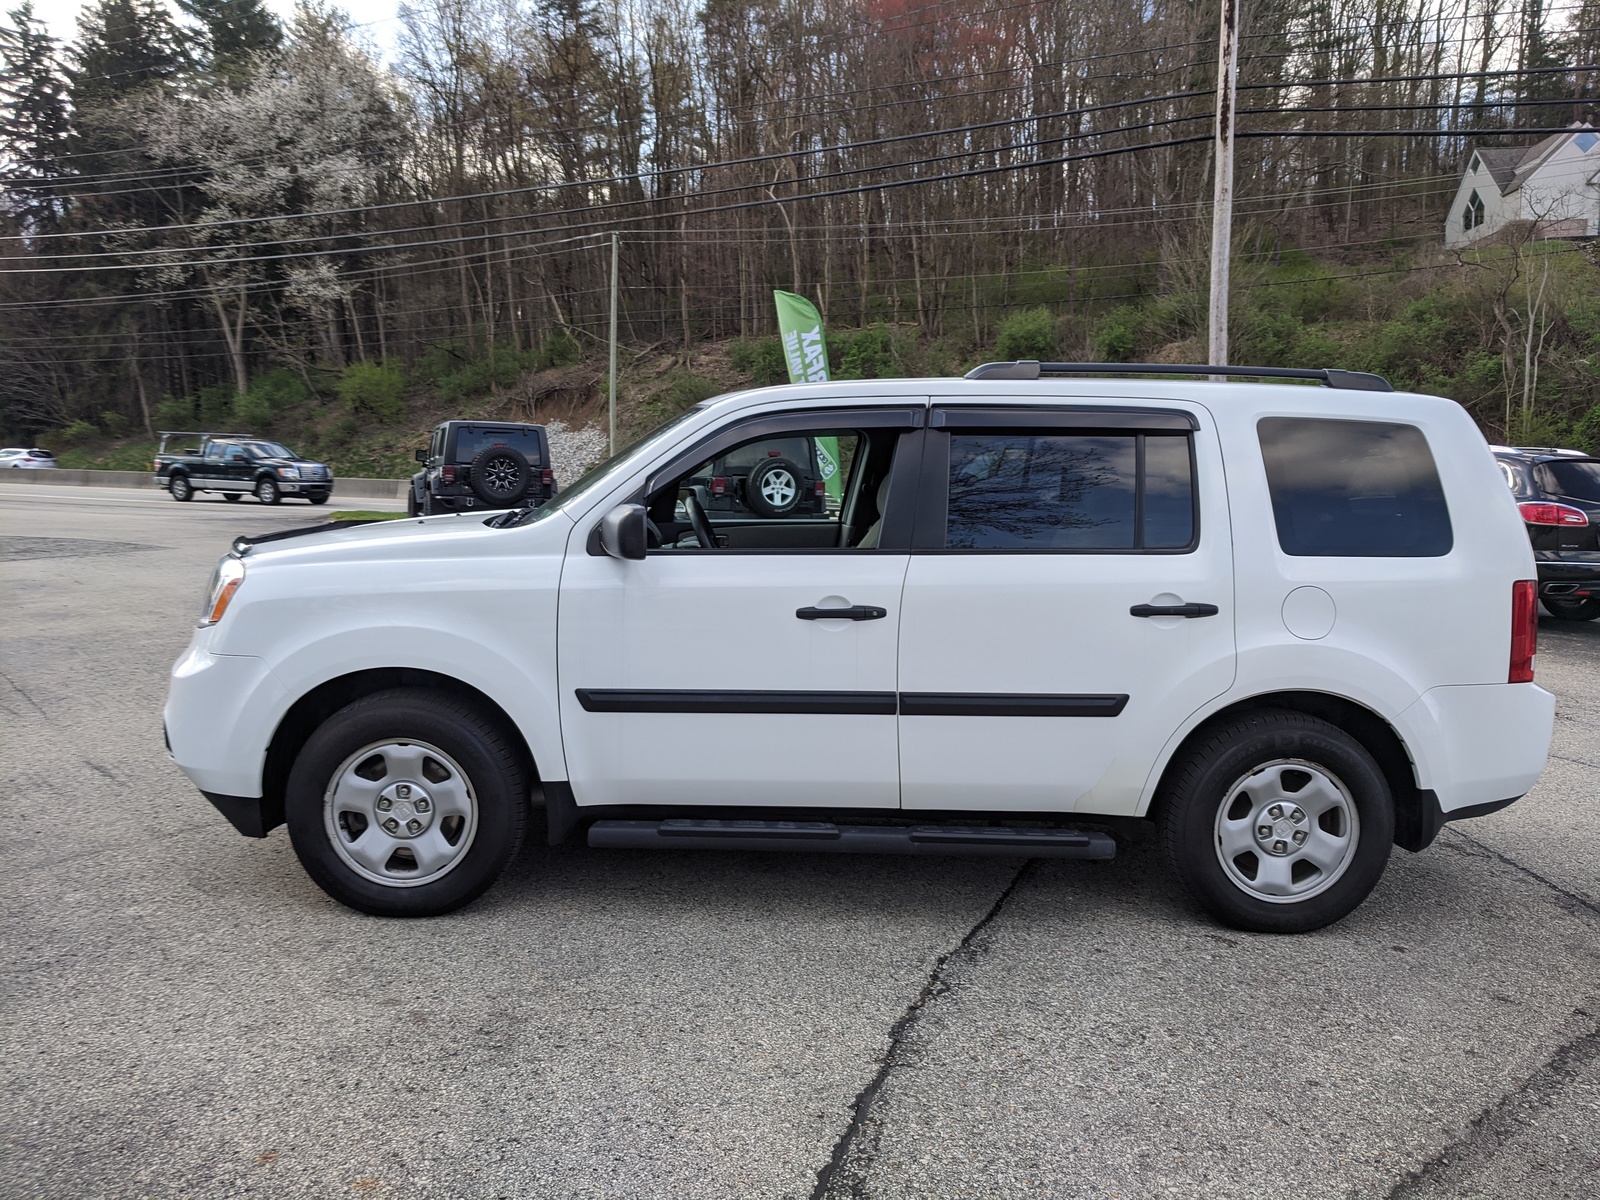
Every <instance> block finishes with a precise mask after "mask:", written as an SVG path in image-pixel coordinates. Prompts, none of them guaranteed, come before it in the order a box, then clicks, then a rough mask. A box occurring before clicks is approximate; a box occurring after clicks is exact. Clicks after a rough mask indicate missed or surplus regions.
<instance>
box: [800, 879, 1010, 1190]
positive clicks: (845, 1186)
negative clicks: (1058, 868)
mask: <svg viewBox="0 0 1600 1200" xmlns="http://www.w3.org/2000/svg"><path fill="white" fill-rule="evenodd" d="M1037 861H1038V860H1037V859H1032V858H1030V859H1027V860H1026V861H1024V862H1023V864H1022V865H1021V866H1020V867H1018V868H1017V873H1016V874H1015V875H1013V876H1012V877H1011V882H1010V883H1008V884H1006V886H1005V888H1004V890H1002V891H1001V893H1000V895H999V896H998V897H997V898H996V900H995V902H994V903H993V904H992V905H991V906H990V907H989V911H988V912H986V913H984V914H983V916H982V917H981V918H980V919H979V920H978V922H977V923H976V924H975V925H973V927H972V928H971V929H969V930H967V932H966V936H965V937H963V938H962V939H961V941H960V942H959V943H957V944H956V946H955V947H954V948H953V949H951V950H947V951H945V952H944V953H943V954H941V955H940V956H939V959H938V961H937V962H935V963H934V964H933V970H931V971H929V972H928V978H927V981H926V982H925V983H924V984H923V985H922V990H921V991H920V992H918V993H917V998H916V999H915V1000H913V1001H912V1002H911V1004H910V1005H909V1006H908V1007H907V1008H906V1011H905V1012H904V1013H902V1014H901V1015H900V1019H899V1020H898V1021H896V1022H895V1023H894V1026H893V1027H892V1028H891V1029H890V1030H889V1046H888V1049H887V1050H885V1051H884V1055H883V1058H882V1059H881V1060H880V1061H879V1063H878V1071H877V1074H875V1075H874V1076H873V1077H872V1078H871V1080H869V1081H868V1083H867V1086H866V1087H864V1088H862V1089H861V1091H860V1092H859V1093H858V1094H857V1095H856V1101H855V1104H854V1105H853V1106H852V1109H851V1114H850V1123H849V1124H848V1125H846V1126H845V1129H844V1132H843V1133H842V1134H840V1135H839V1140H838V1141H837V1142H835V1143H834V1146H833V1154H832V1155H831V1156H830V1157H829V1159H828V1161H827V1162H826V1163H824V1164H823V1165H822V1167H821V1168H820V1169H819V1170H818V1171H817V1182H816V1186H815V1187H814V1188H812V1190H811V1200H829V1198H832V1197H850V1198H852V1200H854V1198H859V1197H864V1196H865V1195H866V1192H864V1191H863V1190H862V1185H863V1184H864V1183H865V1180H864V1179H863V1178H861V1177H860V1175H859V1173H858V1174H857V1176H856V1177H855V1178H851V1179H847V1178H845V1177H844V1176H843V1175H842V1174H841V1172H842V1170H843V1169H844V1167H845V1165H846V1162H847V1161H848V1160H849V1158H850V1156H851V1152H852V1151H853V1150H855V1148H856V1145H857V1144H858V1142H859V1141H860V1140H861V1139H862V1136H863V1135H864V1134H866V1133H867V1132H868V1130H867V1122H868V1120H869V1118H870V1117H871V1115H872V1108H873V1105H874V1103H875V1102H876V1101H877V1099H878V1093H879V1092H880V1091H881V1090H882V1088H883V1085H884V1083H885V1082H886V1081H887V1080H888V1078H889V1072H890V1071H892V1070H893V1069H894V1068H895V1067H897V1066H899V1065H901V1061H902V1060H901V1057H900V1047H901V1044H902V1043H903V1042H904V1040H905V1038H906V1035H907V1034H908V1033H910V1032H911V1030H912V1028H913V1027H914V1026H915V1025H916V1024H917V1022H918V1021H920V1020H921V1019H922V1016H923V1014H924V1013H925V1012H926V1011H927V1008H928V1005H929V1004H930V1003H931V1002H932V1001H933V1000H934V999H935V998H936V997H938V996H940V995H942V994H943V993H944V992H946V991H948V990H949V989H948V988H947V987H946V986H945V984H944V974H945V968H946V967H948V966H949V965H950V963H951V962H952V961H953V960H955V959H956V958H958V957H959V956H962V955H964V954H966V953H967V952H968V951H969V950H972V949H973V948H974V946H975V943H976V941H977V939H978V937H979V936H980V935H982V933H983V932H984V930H986V929H987V928H988V927H989V925H990V924H991V923H992V922H993V921H994V919H995V918H996V917H998V916H999V915H1000V911H1001V910H1002V909H1003V908H1005V906H1006V902H1007V901H1008V900H1010V899H1011V896H1012V894H1013V893H1014V892H1015V891H1016V890H1017V885H1018V884H1019V883H1021V882H1022V879H1023V877H1024V876H1025V875H1027V874H1028V872H1029V869H1030V868H1031V867H1032V866H1033V864H1034V863H1035V862H1037ZM872 1140H873V1142H874V1143H875V1142H876V1137H873V1139H872Z"/></svg>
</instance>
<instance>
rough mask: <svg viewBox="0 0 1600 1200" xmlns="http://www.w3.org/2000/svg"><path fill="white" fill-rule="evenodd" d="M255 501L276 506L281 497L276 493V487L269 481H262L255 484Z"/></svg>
mask: <svg viewBox="0 0 1600 1200" xmlns="http://www.w3.org/2000/svg"><path fill="white" fill-rule="evenodd" d="M256 499H257V500H259V501H261V503H263V504H276V503H277V502H278V501H279V500H281V499H283V496H282V494H281V493H279V491H278V485H277V484H276V483H274V482H273V481H272V480H270V479H263V480H262V481H261V482H260V483H258V484H256Z"/></svg>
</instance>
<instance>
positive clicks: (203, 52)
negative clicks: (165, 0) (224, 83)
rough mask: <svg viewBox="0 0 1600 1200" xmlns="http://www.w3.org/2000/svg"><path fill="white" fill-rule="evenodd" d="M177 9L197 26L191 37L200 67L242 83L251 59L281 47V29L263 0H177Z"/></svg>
mask: <svg viewBox="0 0 1600 1200" xmlns="http://www.w3.org/2000/svg"><path fill="white" fill-rule="evenodd" d="M178 7H179V8H181V9H182V10H183V11H184V12H185V13H186V14H187V15H188V16H190V17H193V18H194V19H195V20H196V21H198V22H199V23H200V28H199V29H198V30H196V31H195V34H194V35H193V39H192V40H193V42H194V43H195V47H196V50H197V51H198V53H197V54H196V55H195V57H196V58H197V59H198V60H199V64H200V65H201V66H202V67H204V68H206V69H207V70H210V71H212V72H213V73H215V74H217V75H219V76H221V77H223V78H226V79H229V80H233V81H241V80H242V79H243V77H244V75H245V71H246V68H247V66H248V64H249V62H250V60H251V59H252V58H254V57H255V56H257V55H260V54H270V53H271V52H273V51H274V50H277V49H278V48H279V47H281V46H282V45H283V27H282V26H281V25H279V24H278V19H277V17H275V16H273V15H272V13H271V12H269V11H268V10H267V7H266V5H265V4H263V3H262V0H178Z"/></svg>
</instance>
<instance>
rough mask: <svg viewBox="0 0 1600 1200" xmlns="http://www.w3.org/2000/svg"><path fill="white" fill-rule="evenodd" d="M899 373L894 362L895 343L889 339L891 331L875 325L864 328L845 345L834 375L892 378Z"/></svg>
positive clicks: (851, 377)
mask: <svg viewBox="0 0 1600 1200" xmlns="http://www.w3.org/2000/svg"><path fill="white" fill-rule="evenodd" d="M898 374H899V372H898V371H897V370H896V369H895V362H894V343H893V342H891V341H890V340H889V331H888V330H887V329H884V328H883V327H882V326H874V327H873V328H871V329H863V330H862V331H861V332H860V333H858V334H856V335H855V336H854V337H853V338H851V339H850V340H849V342H848V343H847V344H846V345H845V347H844V353H843V354H842V355H841V356H840V358H839V369H838V370H837V371H836V372H835V375H834V377H835V378H837V379H892V378H894V377H895V376H896V375H898Z"/></svg>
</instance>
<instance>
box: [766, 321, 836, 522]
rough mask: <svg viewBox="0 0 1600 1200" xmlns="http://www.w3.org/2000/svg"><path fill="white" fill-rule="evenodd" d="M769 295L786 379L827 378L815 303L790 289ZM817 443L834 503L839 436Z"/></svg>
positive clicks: (824, 339)
mask: <svg viewBox="0 0 1600 1200" xmlns="http://www.w3.org/2000/svg"><path fill="white" fill-rule="evenodd" d="M772 299H773V302H774V303H776V304H777V306H778V336H779V337H780V338H782V339H783V358H784V361H785V362H786V363H787V364H788V366H789V382H790V383H826V382H828V338H827V335H826V334H825V333H823V331H822V314H821V313H819V312H818V311H817V306H816V305H815V304H813V303H811V301H809V300H807V299H806V298H805V297H804V296H796V295H795V294H794V293H793V292H777V291H775V292H773V293H772ZM816 443H817V473H818V474H820V475H821V476H822V479H823V481H824V483H825V484H826V486H827V489H828V496H829V498H830V499H831V500H833V502H834V503H835V504H837V503H838V501H839V496H840V494H841V487H840V484H841V480H840V478H839V439H838V438H831V437H824V438H817V439H816Z"/></svg>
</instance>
